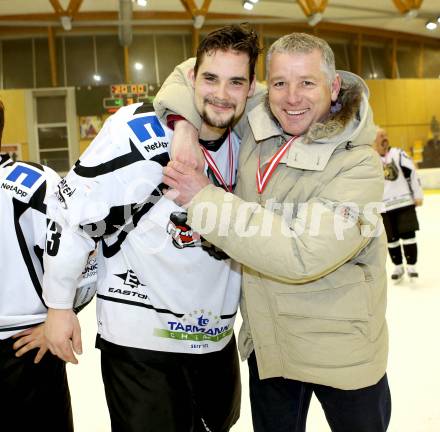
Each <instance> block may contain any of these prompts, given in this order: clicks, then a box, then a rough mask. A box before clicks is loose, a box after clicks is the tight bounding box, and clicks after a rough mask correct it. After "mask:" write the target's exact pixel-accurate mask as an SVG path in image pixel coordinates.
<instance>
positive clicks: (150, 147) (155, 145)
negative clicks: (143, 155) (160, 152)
mask: <svg viewBox="0 0 440 432" xmlns="http://www.w3.org/2000/svg"><path fill="white" fill-rule="evenodd" d="M144 147H145V150H147V152H150V151H154V150H157V149H160V148H164V149H166V148H168V142H166V141H157V142H155V143H153V144H150V145H146V146H144Z"/></svg>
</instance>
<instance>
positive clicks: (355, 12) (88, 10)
mask: <svg viewBox="0 0 440 432" xmlns="http://www.w3.org/2000/svg"><path fill="white" fill-rule="evenodd" d="M125 2H130V0H32V1H30V0H0V31H1V35H2V36H3V37H4V36H5V35H8V34H10V35H13V34H14V33H19V32H21V33H23V32H24V31H25V30H28V31H29V30H32V29H34V30H35V29H38V28H47V27H53V28H54V29H55V30H56V29H57V27H58V28H59V29H60V30H61V31H66V29H67V28H69V24H70V25H71V27H72V30H74V31H75V30H76V31H78V30H79V29H81V28H82V29H84V28H90V27H94V28H99V27H101V28H104V27H111V26H118V25H119V24H120V23H121V20H120V18H119V14H118V11H119V10H120V5H121V4H123V3H125ZM146 3H147V5H146V6H145V7H141V6H139V5H137V4H136V3H135V2H133V7H132V9H133V14H132V15H131V18H130V23H131V25H133V26H161V25H162V26H181V25H186V26H188V25H193V24H194V23H195V24H196V26H198V25H200V24H201V23H203V25H219V24H224V23H231V22H242V21H249V22H252V23H255V24H275V25H276V24H278V23H279V24H283V25H288V24H293V25H309V24H308V22H309V21H313V19H315V20H316V19H319V18H321V20H320V22H319V23H318V24H317V25H316V29H318V31H319V29H320V28H323V27H325V26H327V27H328V26H330V25H333V24H335V25H339V26H342V27H341V28H343V26H352V27H357V26H361V27H364V28H369V29H370V31H371V29H377V32H378V34H380V32H382V31H395V32H400V33H410V34H416V35H418V36H420V37H428V38H434V39H438V40H439V42H440V22H439V23H438V27H437V29H435V30H433V31H429V30H427V29H426V27H425V24H426V23H427V21H429V20H434V21H436V20H437V18H438V17H439V16H440V0H259V1H258V2H257V3H256V4H255V6H254V8H253V10H251V11H247V10H245V9H244V8H243V3H244V0H146ZM197 16H198V18H195V17H197ZM202 17H203V18H202ZM313 17H314V18H313ZM63 20H64V22H63ZM63 26H64V29H63ZM66 26H67V27H66Z"/></svg>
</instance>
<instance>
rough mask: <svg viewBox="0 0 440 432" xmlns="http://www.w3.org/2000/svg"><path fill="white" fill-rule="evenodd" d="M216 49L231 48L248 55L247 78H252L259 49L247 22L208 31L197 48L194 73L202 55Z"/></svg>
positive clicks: (254, 33) (255, 37)
mask: <svg viewBox="0 0 440 432" xmlns="http://www.w3.org/2000/svg"><path fill="white" fill-rule="evenodd" d="M218 50H221V51H229V50H232V51H238V52H243V53H245V54H247V55H248V56H249V80H250V81H252V80H253V79H254V75H255V63H256V62H257V58H258V54H259V53H260V51H261V49H260V47H259V43H258V35H257V33H256V32H255V31H254V30H253V29H252V28H251V27H250V26H249V25H248V24H239V25H237V24H233V25H228V26H224V27H221V28H219V29H218V30H214V31H213V32H211V33H209V34H208V35H207V36H206V37H205V39H203V40H202V42H200V44H199V47H198V48H197V58H196V64H195V66H194V73H195V75H197V71H198V69H199V66H200V64H201V63H202V61H203V56H204V55H205V54H207V53H212V52H215V51H218Z"/></svg>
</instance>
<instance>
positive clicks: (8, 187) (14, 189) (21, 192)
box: [0, 183, 27, 198]
mask: <svg viewBox="0 0 440 432" xmlns="http://www.w3.org/2000/svg"><path fill="white" fill-rule="evenodd" d="M0 187H1V188H2V189H6V190H10V191H11V192H15V193H16V194H17V195H19V196H21V197H23V198H24V197H25V196H27V192H25V191H24V190H23V189H20V188H19V187H18V186H14V185H10V184H7V183H2V185H1V186H0Z"/></svg>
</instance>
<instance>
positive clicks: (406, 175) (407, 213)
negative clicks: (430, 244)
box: [374, 129, 423, 282]
mask: <svg viewBox="0 0 440 432" xmlns="http://www.w3.org/2000/svg"><path fill="white" fill-rule="evenodd" d="M374 147H375V149H376V151H377V152H378V153H379V155H380V157H381V159H382V164H383V169H384V176H385V189H384V197H383V201H384V212H383V213H382V217H383V222H384V225H385V231H386V233H387V239H388V251H389V253H390V257H391V261H392V262H393V264H394V265H395V267H394V270H393V272H392V274H391V279H392V280H394V281H396V282H398V281H400V280H401V279H402V277H403V275H404V273H405V271H404V266H403V256H402V247H403V254H404V255H405V260H406V272H407V274H408V277H409V278H410V279H411V280H413V279H415V278H418V276H419V274H418V272H417V269H416V264H417V241H416V231H417V230H418V229H419V222H418V220H417V214H416V210H415V208H416V207H418V206H421V205H422V204H423V190H422V187H421V184H420V179H419V177H418V175H417V173H416V168H415V166H414V162H413V161H412V159H411V158H410V157H409V156H408V155H407V154H406V153H405V152H404V151H403V150H402V149H400V148H398V147H390V144H389V140H388V136H387V133H386V131H385V130H384V129H378V131H377V135H376V141H375V143H374Z"/></svg>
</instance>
